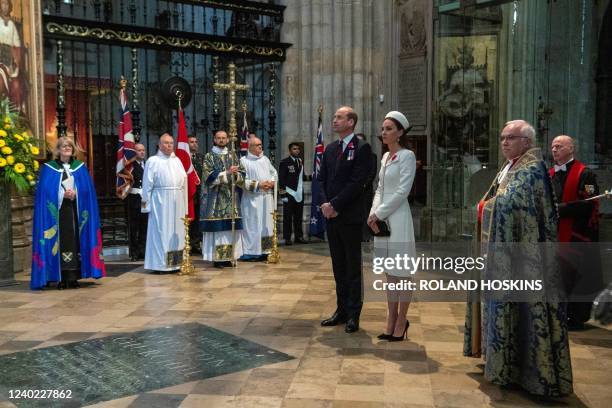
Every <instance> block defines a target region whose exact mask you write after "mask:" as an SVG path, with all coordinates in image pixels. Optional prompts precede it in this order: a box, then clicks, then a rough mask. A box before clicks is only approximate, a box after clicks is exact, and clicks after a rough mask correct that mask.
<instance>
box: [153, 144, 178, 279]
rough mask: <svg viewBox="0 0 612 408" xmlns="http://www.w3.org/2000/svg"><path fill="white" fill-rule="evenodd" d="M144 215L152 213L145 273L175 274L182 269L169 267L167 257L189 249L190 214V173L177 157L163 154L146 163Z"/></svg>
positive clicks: (158, 154)
mask: <svg viewBox="0 0 612 408" xmlns="http://www.w3.org/2000/svg"><path fill="white" fill-rule="evenodd" d="M142 201H143V202H144V203H146V206H145V207H144V208H142V212H146V213H149V222H148V225H147V247H146V250H145V264H144V267H145V269H151V270H156V271H171V270H176V269H179V268H180V265H178V266H171V265H167V263H166V254H167V253H168V252H170V251H178V250H183V248H184V247H185V224H184V222H183V220H182V218H184V217H185V214H187V173H185V168H184V167H183V164H182V163H181V161H180V159H179V158H178V157H176V155H175V154H174V153H172V154H171V155H170V156H166V155H165V154H163V153H162V152H161V151H159V152H158V153H157V155H155V156H152V157H150V158H149V160H147V161H146V163H145V168H144V175H143V177H142Z"/></svg>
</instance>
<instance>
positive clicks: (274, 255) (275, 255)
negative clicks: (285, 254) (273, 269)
mask: <svg viewBox="0 0 612 408" xmlns="http://www.w3.org/2000/svg"><path fill="white" fill-rule="evenodd" d="M275 197H276V195H275ZM276 205H277V204H276V203H274V211H272V213H271V214H272V222H273V223H274V228H273V235H272V249H271V250H270V254H269V255H268V259H267V261H266V263H269V264H277V263H280V252H279V251H278V227H277V224H278V211H277V210H276Z"/></svg>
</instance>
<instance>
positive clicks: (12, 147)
mask: <svg viewBox="0 0 612 408" xmlns="http://www.w3.org/2000/svg"><path fill="white" fill-rule="evenodd" d="M32 141H33V139H32V132H31V131H30V130H29V129H28V125H27V122H26V121H25V119H23V118H22V117H20V116H19V114H18V113H16V112H12V111H11V109H10V103H9V101H8V99H6V98H5V99H4V100H2V101H0V180H3V181H6V182H8V183H10V184H14V185H15V187H16V188H17V190H18V191H28V190H29V189H31V188H32V187H33V186H35V185H36V176H37V173H38V167H39V164H38V161H37V160H36V156H37V155H38V154H39V151H38V147H36V146H34V145H32Z"/></svg>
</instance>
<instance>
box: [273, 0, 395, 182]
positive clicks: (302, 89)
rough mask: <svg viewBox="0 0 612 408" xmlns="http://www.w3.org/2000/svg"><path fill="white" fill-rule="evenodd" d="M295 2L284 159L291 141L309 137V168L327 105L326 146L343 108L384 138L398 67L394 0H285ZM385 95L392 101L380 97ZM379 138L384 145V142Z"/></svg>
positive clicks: (288, 28)
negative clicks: (382, 124)
mask: <svg viewBox="0 0 612 408" xmlns="http://www.w3.org/2000/svg"><path fill="white" fill-rule="evenodd" d="M281 3H283V4H284V5H286V6H287V9H286V10H285V21H284V23H283V29H282V35H281V37H282V38H281V39H282V41H283V42H289V43H292V44H293V46H292V47H291V48H289V50H288V52H287V60H286V62H285V63H284V64H283V68H282V73H281V78H282V79H281V82H282V84H281V86H282V112H281V119H280V129H281V135H280V136H281V137H280V138H279V140H280V141H281V143H280V149H281V150H280V151H279V152H278V153H279V154H280V157H284V156H286V155H287V149H286V145H287V144H288V143H289V142H290V141H293V140H296V141H303V142H304V150H305V151H304V155H305V168H306V169H307V171H308V172H310V169H311V168H312V157H313V149H314V141H315V136H316V126H317V118H318V113H317V109H318V106H319V105H323V107H324V112H323V125H324V130H323V132H324V136H325V144H327V143H329V142H330V141H331V140H333V139H334V138H335V137H336V136H335V135H333V134H332V131H331V118H332V116H333V113H334V112H335V110H336V109H337V108H338V107H340V106H342V105H350V106H352V107H353V108H354V109H355V110H356V112H357V114H358V115H359V122H358V124H357V129H356V130H357V131H358V132H363V133H365V134H366V135H367V136H368V138H369V139H372V137H373V136H375V135H378V133H379V130H378V129H379V126H380V121H381V119H382V116H383V115H384V114H385V113H386V112H387V111H388V110H390V106H391V84H392V76H391V75H387V74H388V72H390V70H391V69H392V66H393V65H394V64H397V62H396V60H395V58H393V57H394V56H396V55H397V52H396V50H394V49H393V47H392V46H393V42H392V39H393V37H394V30H393V29H390V27H392V24H391V23H392V18H393V17H392V15H393V13H392V10H393V7H394V2H393V1H373V0H313V1H298V0H284V1H282V2H281ZM379 95H384V96H385V102H383V103H381V102H379ZM376 143H378V142H377V141H376Z"/></svg>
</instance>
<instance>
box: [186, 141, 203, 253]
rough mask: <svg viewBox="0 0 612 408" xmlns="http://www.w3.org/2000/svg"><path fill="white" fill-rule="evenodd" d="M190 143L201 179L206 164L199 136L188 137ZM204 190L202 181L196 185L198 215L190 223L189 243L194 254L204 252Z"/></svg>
mask: <svg viewBox="0 0 612 408" xmlns="http://www.w3.org/2000/svg"><path fill="white" fill-rule="evenodd" d="M187 142H188V143H189V153H190V154H191V164H193V169H194V170H195V172H196V173H197V174H198V177H199V178H200V180H202V166H203V165H204V155H203V154H202V153H200V148H199V146H198V138H197V137H196V136H195V135H190V136H189V137H188V138H187ZM201 190H202V183H200V184H198V185H197V186H196V191H195V194H194V195H193V210H194V213H195V216H196V221H197V222H192V223H191V224H189V244H190V245H191V253H192V254H200V255H201V254H202V232H201V231H200V225H199V224H200V223H199V219H200V192H201Z"/></svg>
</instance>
